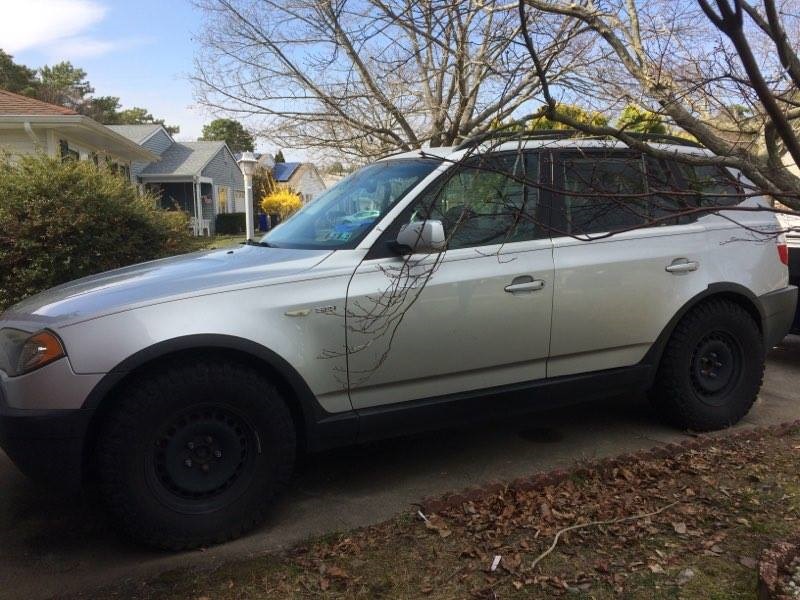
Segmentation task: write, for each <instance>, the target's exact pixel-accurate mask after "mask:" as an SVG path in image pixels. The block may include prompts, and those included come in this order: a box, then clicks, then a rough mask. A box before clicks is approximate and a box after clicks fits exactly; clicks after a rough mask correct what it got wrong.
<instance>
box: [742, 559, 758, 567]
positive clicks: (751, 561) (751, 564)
mask: <svg viewBox="0 0 800 600" xmlns="http://www.w3.org/2000/svg"><path fill="white" fill-rule="evenodd" d="M739 564H740V565H743V566H745V567H747V568H748V569H755V568H756V567H757V566H758V561H757V560H756V559H755V558H752V557H750V556H740V557H739Z"/></svg>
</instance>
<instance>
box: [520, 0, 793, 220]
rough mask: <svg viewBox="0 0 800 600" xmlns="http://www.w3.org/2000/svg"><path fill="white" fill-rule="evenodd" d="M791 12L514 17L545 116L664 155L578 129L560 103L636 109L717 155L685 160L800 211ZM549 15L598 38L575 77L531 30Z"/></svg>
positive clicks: (699, 8) (648, 5) (631, 2)
mask: <svg viewBox="0 0 800 600" xmlns="http://www.w3.org/2000/svg"><path fill="white" fill-rule="evenodd" d="M791 6H795V7H796V3H795V2H793V1H786V2H784V5H783V6H778V5H776V2H775V0H762V2H761V3H760V5H758V6H757V5H755V4H753V3H748V2H746V1H745V0H699V1H698V2H697V3H695V2H694V1H691V2H690V1H681V2H676V1H672V0H670V1H665V0H650V1H648V2H638V1H636V0H585V1H583V2H567V1H565V0H519V3H518V4H517V3H514V4H513V5H506V7H505V8H506V9H507V10H517V11H518V13H519V15H520V17H521V23H522V26H523V37H524V38H525V42H526V46H527V48H528V50H529V53H530V55H531V59H532V63H533V67H534V70H536V72H537V73H538V75H539V78H540V81H541V84H542V96H543V98H544V100H545V104H544V107H543V108H542V110H541V113H542V114H544V115H546V116H547V117H548V118H550V119H552V120H555V121H559V122H562V123H564V124H566V125H569V126H571V127H574V128H575V129H577V130H579V131H582V132H585V133H588V134H592V135H604V136H613V137H616V138H618V139H620V140H622V141H624V142H625V143H627V144H628V145H630V146H631V147H634V148H636V149H640V150H643V151H646V152H648V153H650V154H662V155H663V154H664V152H663V151H659V150H657V149H655V148H653V146H652V145H650V144H647V143H646V142H644V141H642V140H640V139H636V138H635V137H633V136H630V135H628V134H627V131H626V130H625V129H624V128H619V127H613V126H605V127H601V126H593V125H591V124H586V123H580V122H577V121H575V120H574V119H572V118H571V117H570V115H568V114H566V115H565V114H561V113H559V112H558V111H557V110H556V108H557V105H558V102H559V96H564V97H574V96H575V95H576V93H579V94H581V98H582V99H584V100H585V99H586V98H590V99H591V100H592V101H594V102H595V103H596V105H600V106H601V108H604V109H606V110H607V109H608V108H610V107H617V108H618V107H621V106H623V105H625V104H628V103H631V102H634V103H637V104H639V105H641V106H644V107H645V108H647V109H649V110H652V111H654V112H657V113H658V114H660V115H664V116H665V117H667V118H668V119H669V120H670V121H671V123H673V124H674V125H676V126H677V127H680V128H681V129H682V130H683V131H685V132H688V133H689V134H691V135H692V136H693V137H694V138H696V139H697V140H698V141H699V142H700V143H702V144H703V145H704V146H705V147H707V148H708V149H710V150H711V151H712V152H713V153H714V154H715V155H716V156H714V157H708V156H707V157H695V158H691V157H686V156H685V155H684V157H683V159H684V160H686V161H688V162H694V163H695V164H703V163H715V164H719V165H724V166H728V167H733V168H737V169H740V170H741V171H742V172H743V173H744V174H745V175H746V176H747V177H748V178H749V179H750V180H751V181H752V182H753V183H754V184H755V186H756V188H757V189H758V191H760V192H765V193H768V194H771V195H772V196H774V197H775V198H777V199H779V200H780V201H781V202H782V203H784V204H786V205H788V206H790V207H792V208H794V209H800V172H798V170H797V167H796V165H797V164H800V136H798V131H800V95H799V94H798V82H800V77H798V75H800V59H798V44H800V40H799V39H798V35H797V32H798V17H797V14H796V12H797V11H796V10H795V11H794V12H792V11H791V10H789V9H790V8H791ZM543 13H544V14H548V15H551V16H552V15H558V16H559V17H560V18H561V19H562V23H561V25H560V27H562V28H564V27H575V24H576V23H579V24H580V25H581V26H582V27H583V32H584V33H583V36H588V37H590V38H591V39H592V40H593V43H592V44H591V47H592V49H593V50H592V52H593V56H592V57H591V58H592V60H591V65H592V66H591V68H583V67H582V66H580V65H577V66H576V67H575V70H574V71H573V73H572V74H571V77H570V78H569V79H566V78H564V77H563V76H562V75H561V74H559V77H560V79H559V80H556V79H554V78H551V77H550V73H549V71H550V69H549V67H548V64H547V60H545V59H544V55H543V54H542V53H541V51H540V49H539V47H538V42H537V40H536V39H535V36H531V35H526V31H525V30H526V29H527V27H528V26H530V24H532V23H534V22H536V21H537V20H538V19H539V18H540V16H541V14H543ZM588 89H592V90H593V92H592V94H590V95H587V94H586V93H585V92H586V90H588Z"/></svg>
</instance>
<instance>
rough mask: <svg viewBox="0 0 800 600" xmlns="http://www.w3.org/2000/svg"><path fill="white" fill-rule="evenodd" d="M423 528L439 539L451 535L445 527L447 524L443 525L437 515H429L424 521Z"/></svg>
mask: <svg viewBox="0 0 800 600" xmlns="http://www.w3.org/2000/svg"><path fill="white" fill-rule="evenodd" d="M425 527H427V528H428V529H430V530H431V531H435V532H437V533H438V534H439V535H440V536H441V537H443V538H445V537H447V536H448V535H450V534H451V533H453V532H452V531H450V529H449V528H448V527H447V523H445V522H444V521H443V520H442V518H441V517H439V516H437V515H431V516H430V517H428V518H427V519H426V520H425Z"/></svg>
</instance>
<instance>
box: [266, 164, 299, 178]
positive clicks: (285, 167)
mask: <svg viewBox="0 0 800 600" xmlns="http://www.w3.org/2000/svg"><path fill="white" fill-rule="evenodd" d="M302 164H303V163H299V162H285V163H275V166H274V167H272V176H273V177H274V178H275V181H289V179H290V178H291V177H292V175H293V174H294V172H295V171H296V170H297V169H299V168H300V165H302Z"/></svg>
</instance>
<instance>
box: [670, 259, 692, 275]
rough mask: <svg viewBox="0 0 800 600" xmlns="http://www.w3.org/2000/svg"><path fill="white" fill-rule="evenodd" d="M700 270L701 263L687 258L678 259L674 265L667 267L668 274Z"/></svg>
mask: <svg viewBox="0 0 800 600" xmlns="http://www.w3.org/2000/svg"><path fill="white" fill-rule="evenodd" d="M699 268H700V263H699V262H697V261H696V260H688V259H686V258H676V259H675V260H673V261H672V264H670V265H669V266H667V267H666V271H667V272H668V273H689V272H691V271H697V269H699Z"/></svg>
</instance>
